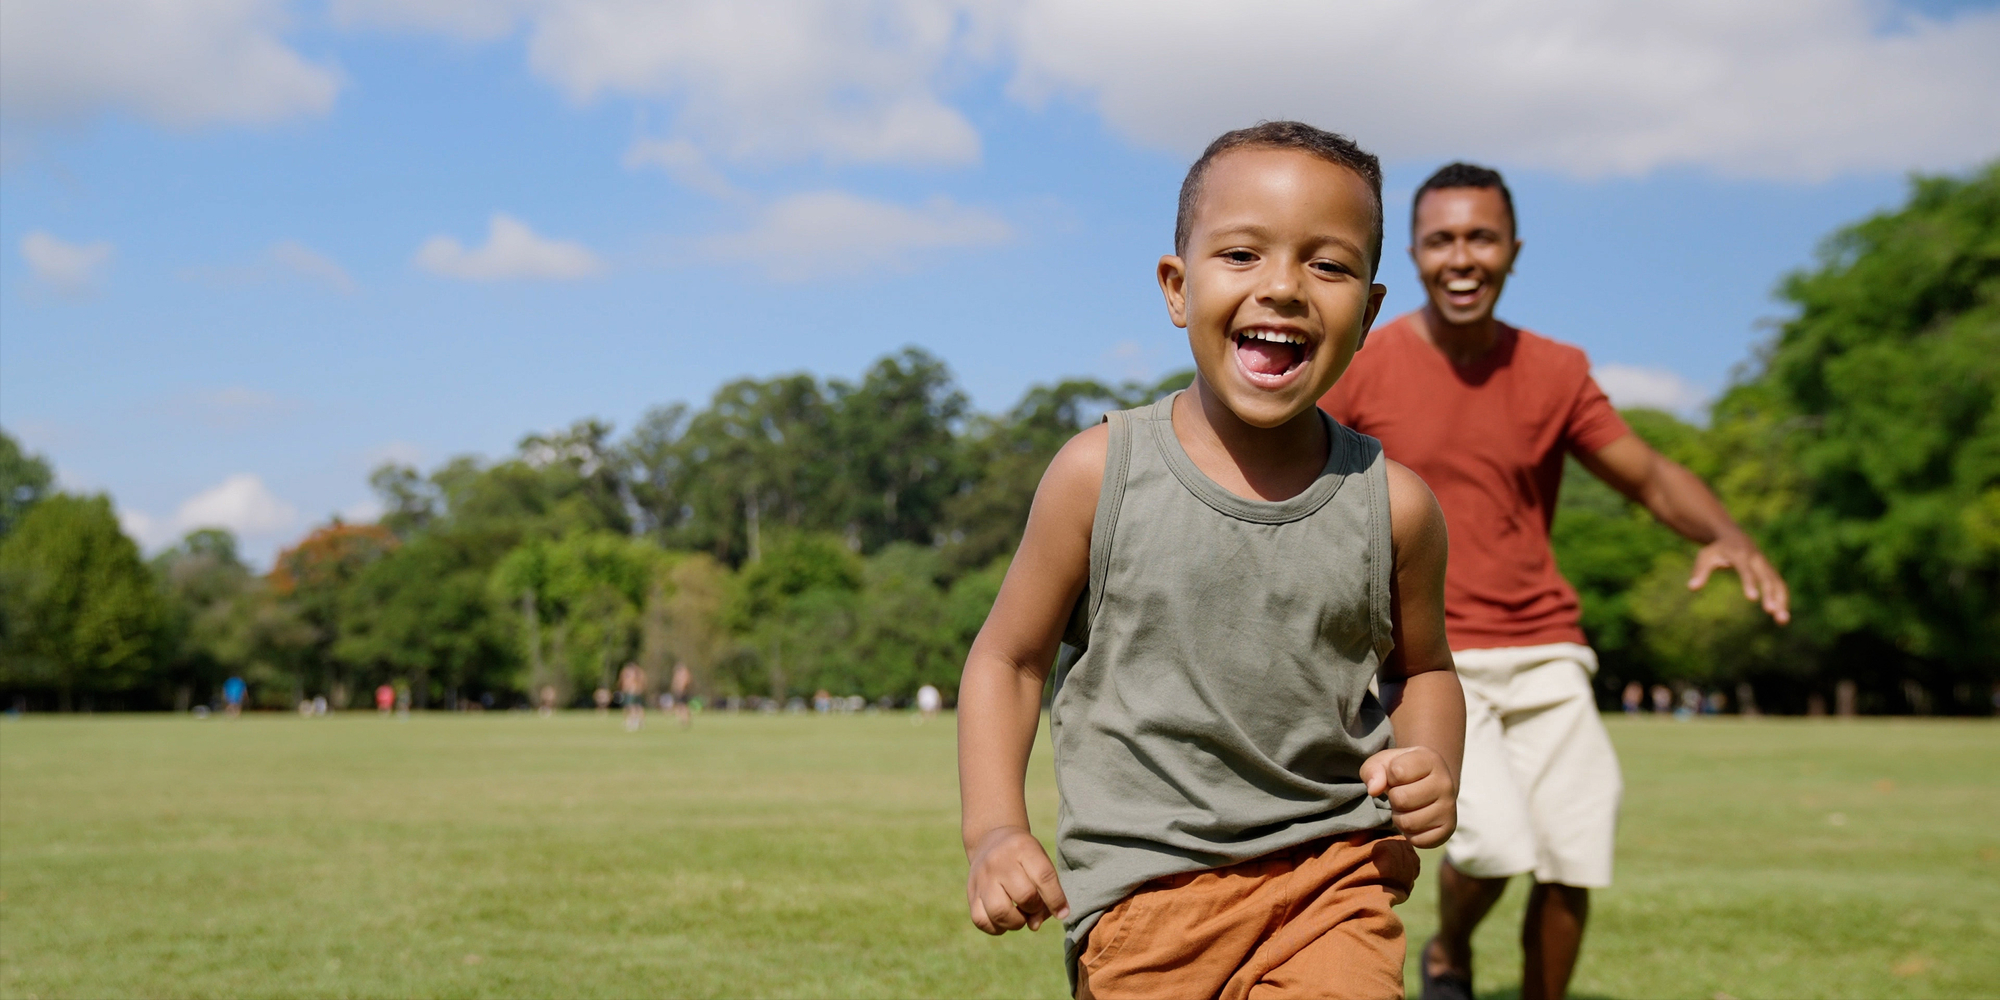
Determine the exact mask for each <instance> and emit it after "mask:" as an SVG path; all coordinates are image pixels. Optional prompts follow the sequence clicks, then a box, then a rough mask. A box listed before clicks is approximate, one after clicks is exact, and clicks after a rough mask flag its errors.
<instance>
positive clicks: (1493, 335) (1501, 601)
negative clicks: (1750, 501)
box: [1320, 163, 1790, 1000]
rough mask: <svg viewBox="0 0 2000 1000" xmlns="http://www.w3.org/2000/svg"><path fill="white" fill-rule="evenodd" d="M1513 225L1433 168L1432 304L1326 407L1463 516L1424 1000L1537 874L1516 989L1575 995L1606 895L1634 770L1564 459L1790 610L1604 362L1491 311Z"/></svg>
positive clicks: (1426, 260) (1398, 323) (1470, 172)
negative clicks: (1641, 429)
mask: <svg viewBox="0 0 2000 1000" xmlns="http://www.w3.org/2000/svg"><path fill="white" fill-rule="evenodd" d="M1519 232H1520V230H1519V227H1518V225H1517V220H1516V218H1515V215H1514V199H1513V196H1512V195H1511V194H1510V193H1509V192H1508V190H1507V185H1506V182H1505V181H1503V180H1502V179H1501V177H1500V174H1499V173H1498V172H1496V171H1493V170H1489V169H1487V168H1485V167H1478V166H1473V165H1471V164H1466V163H1454V164H1451V165H1449V166H1446V167H1444V168H1443V169H1441V170H1439V171H1437V172H1436V173H1435V174H1432V175H1431V177H1430V178H1429V179H1428V180H1426V181H1424V183H1423V184H1422V185H1420V186H1419V187H1418V188H1417V191H1416V194H1415V196H1414V197H1413V198H1412V199H1411V205H1410V248H1409V252H1410V258H1411V260H1412V261H1413V262H1414V263H1415V264H1416V269H1417V278H1418V282H1419V284H1421V285H1422V286H1423V289H1424V294H1425V297H1426V299H1427V301H1426V302H1425V304H1424V306H1423V308H1421V309H1419V310H1417V311H1416V312H1412V313H1409V314H1407V315H1404V316H1401V317H1399V318H1397V319H1396V320H1395V321H1394V322H1391V323H1389V324H1388V325H1386V326H1384V327H1382V328H1381V329H1379V330H1377V331H1375V332H1374V333H1373V334H1372V335H1370V337H1369V338H1368V344H1367V346H1366V347H1364V348H1362V349H1361V350H1360V351H1359V352H1358V353H1357V354H1355V356H1354V363H1353V365H1352V366H1351V367H1350V368H1349V369H1348V371H1347V374H1346V375H1345V376H1344V377H1342V378H1341V380H1340V382H1339V383H1338V384H1336V385H1335V386H1334V387H1333V389H1332V391H1331V392H1329V393H1327V396H1326V398H1325V399H1324V400H1323V401H1321V404H1320V405H1322V406H1324V407H1325V408H1326V411H1327V412H1328V413H1331V414H1332V415H1333V416H1334V418H1335V419H1337V420H1339V421H1340V422H1341V423H1343V424H1346V425H1347V426H1349V427H1352V428H1353V429H1355V430H1357V431H1360V432H1361V433H1363V434H1367V435H1371V436H1373V437H1375V438H1377V439H1379V440H1380V441H1381V442H1382V447H1383V449H1384V450H1385V451H1386V452H1387V454H1388V456H1389V457H1390V458H1391V459H1394V460H1396V461H1398V462H1402V463H1403V464H1405V465H1407V466H1409V467H1410V469H1412V470H1413V471H1415V472H1416V474H1417V475H1419V476H1422V477H1423V480H1424V482H1425V483H1427V484H1429V486H1430V488H1431V489H1432V490H1434V491H1435V492H1436V494H1437V501H1438V503H1439V504H1440V505H1441V506H1442V507H1443V508H1444V518H1445V522H1446V524H1447V526H1448V528H1449V530H1450V533H1451V562H1450V565H1449V567H1448V568H1447V569H1446V572H1445V617H1446V621H1447V623H1448V624H1449V626H1450V631H1451V646H1452V655H1453V657H1454V658H1455V659H1456V661H1457V664H1458V676H1459V679H1460V680H1461V681H1463V682H1464V684H1465V700H1466V706H1465V707H1466V730H1465V773H1463V774H1462V775H1460V776H1459V778H1460V781H1459V792H1458V795H1459V798H1458V802H1459V811H1460V814H1459V826H1458V831H1457V833H1456V834H1455V835H1454V836H1453V838H1452V841H1451V843H1449V844H1447V845H1446V846H1445V860H1444V864H1443V865H1442V866H1441V867H1440V870H1439V873H1438V886H1439V890H1438V891H1439V895H1438V911H1439V912H1438V924H1439V930H1438V935H1437V937H1435V938H1432V939H1431V941H1430V943H1429V944H1428V945H1426V946H1425V949H1424V957H1423V961H1422V962H1421V963H1420V964H1421V972H1422V975H1423V984H1424V985H1423V996H1424V997H1425V998H1426V1000H1447V998H1450V1000H1462V998H1468V997H1470V996H1472V933H1473V930H1474V929H1475V928H1477V927H1478V926H1479V922H1480V921H1481V920H1483V919H1484V918H1485V916H1486V914H1487V913H1488V911H1489V910H1490V909H1491V908H1492V906H1493V904H1494V903H1495V902H1496V901H1497V900H1498V899H1499V898H1500V895H1501V894H1502V893H1503V892H1505V891H1506V888H1507V882H1508V880H1509V879H1510V878H1511V877H1513V876H1515V875H1520V874H1524V873H1532V874H1533V876H1534V881H1533V883H1532V884H1531V886H1530V887H1529V890H1528V892H1529V897H1528V907H1527V913H1528V914H1529V918H1528V920H1527V923H1526V925H1525V926H1524V927H1523V931H1522V934H1523V936H1522V950H1523V958H1524V965H1523V968H1522V980H1523V982H1522V985H1521V995H1522V996H1523V997H1524V998H1531V1000H1532V998H1542V997H1561V996H1563V995H1565V994H1566V993H1567V992H1568V990H1569V979H1570V974H1571V972H1572V971H1574V969H1575V964H1576V956H1577V952H1578V949H1579V948H1580V947H1581V946H1582V943H1583V927H1584V922H1585V919H1586V918H1587V916H1588V914H1589V909H1588V907H1589V900H1590V890H1591V889H1593V888H1599V887H1603V886H1608V885H1610V884H1611V868H1612V845H1613V833H1614V832H1615V830H1616V828H1617V820H1618V801H1619V798H1620V796H1621V794H1622V792H1623V784H1622V780H1623V779H1622V778H1621V776H1620V775H1619V770H1618V757H1617V755H1616V753H1614V752H1613V750H1612V747H1611V739H1610V737H1609V736H1608V735H1607V734H1606V733H1605V730H1604V724H1603V722H1602V720H1601V719H1599V717H1598V714H1597V694H1596V691H1595V689H1594V688H1593V687H1592V685H1591V675H1592V674H1593V673H1594V672H1595V671H1596V669H1597V655H1596V653H1595V652H1593V651H1592V650H1591V648H1590V647H1589V646H1588V645H1587V642H1588V640H1587V639H1586V637H1585V636H1584V633H1583V629H1582V626H1581V623H1580V620H1579V609H1578V602H1577V596H1576V590H1575V589H1574V588H1573V587H1571V586H1570V585H1569V583H1568V581H1566V580H1564V579H1563V577H1562V573H1561V572H1560V570H1559V569H1558V568H1557V566H1556V561H1555V554H1554V550H1553V549H1552V548H1551V547H1550V541H1549V531H1550V526H1551V525H1552V524H1553V523H1554V519H1555V514H1556V506H1557V503H1556V498H1557V493H1558V491H1559V489H1560V487H1561V484H1562V478H1563V466H1564V463H1565V462H1566V461H1567V460H1568V459H1569V458H1572V457H1573V458H1575V459H1576V461H1577V462H1578V463H1579V464H1581V465H1582V466H1583V467H1584V469H1586V470H1588V471H1589V472H1590V473H1591V474H1592V475H1595V476H1596V477H1598V478H1599V479H1602V480H1604V481H1605V482H1606V483H1608V484H1609V485H1610V486H1611V487H1612V488H1613V489H1616V490H1617V491H1618V492H1620V493H1622V494H1624V495H1625V496H1627V497H1629V498H1631V499H1632V500H1634V501H1636V502H1638V503H1639V504H1641V505H1643V506H1644V507H1645V508H1646V509H1647V510H1648V511H1650V512H1651V513H1652V514H1653V516H1654V517H1655V518H1657V519H1658V520H1659V521H1660V522H1661V523H1663V524H1665V525H1666V526H1667V527H1669V528H1671V529H1673V530H1674V531H1676V532H1678V533H1680V534H1681V535H1683V536H1685V537H1687V538H1688V539H1689V540H1690V541H1693V542H1694V543H1695V544H1697V545H1700V546H1701V547H1702V548H1701V549H1700V551H1699V552H1697V553H1696V555H1695V559H1694V571H1693V574H1692V575H1691V577H1690V578H1689V580H1688V587H1689V588H1690V589H1694V588H1699V587H1701V586H1703V585H1704V584H1706V583H1707V582H1708V579H1709V576H1710V575H1711V574H1712V573H1714V572H1715V571H1716V570H1719V569H1725V568H1727V569H1732V570H1734V571H1735V572H1736V574H1737V576H1738V578H1739V582H1740V583H1741V584H1742V588H1743V595H1744V596H1745V597H1747V598H1749V599H1751V600H1755V601H1759V602H1760V603H1761V604H1762V606H1763V608H1764V610H1765V611H1766V612H1768V613H1769V614H1770V615H1771V617H1773V618H1775V619H1777V620H1778V621H1779V622H1780V623H1783V622H1785V621H1786V620H1788V618H1789V616H1790V611H1789V610H1788V608H1787V600H1788V598H1787V595H1786V590H1785V583H1784V581H1783V580H1782V579H1780V578H1779V576H1778V573H1777V571H1776V570H1775V569H1773V568H1772V567H1771V564H1770V562H1769V560H1767V559H1765V558H1764V554H1763V553H1762V552H1760V551H1758V548H1757V545H1756V543H1755V542H1754V541H1752V540H1751V538H1750V536H1749V535H1748V534H1746V533H1745V532H1744V531H1743V529H1742V528H1741V527H1739V526H1737V524H1736V522H1735V520H1734V519H1732V518H1731V517H1730V516H1729V512H1728V511H1727V510H1725V509H1724V508H1723V506H1722V504H1721V502H1720V501H1718V500H1717V499H1716V498H1715V494H1714V493H1713V492H1711V491H1710V490H1709V488H1708V487H1707V485H1705V484H1704V483H1703V482H1702V481H1701V480H1700V479H1698V478H1696V477H1695V475H1694V474H1693V473H1692V472H1689V471H1688V470H1687V469H1685V468H1683V467H1681V466H1680V465H1678V464H1676V463H1674V462H1673V461H1671V460H1669V459H1667V458H1666V457H1665V456H1663V455H1661V454H1660V453H1659V452H1657V451H1654V450H1653V448H1652V446H1650V445H1648V444H1647V443H1646V442H1645V441H1644V440H1642V439H1640V438H1639V436H1638V435H1636V434H1633V433H1632V430H1631V428H1630V427H1628V426H1626V424H1625V421H1624V419H1623V418H1622V417H1620V416H1619V415H1618V411H1617V410H1616V409H1614V408H1612V405H1611V401H1610V400H1609V399H1608V398H1606V396H1605V395H1604V392H1603V390H1602V389H1600V388H1599V387H1598V385H1597V383H1596V381H1595V380H1594V379H1592V378H1591V375H1590V359H1589V358H1587V357H1585V356H1584V353H1583V352H1582V351H1580V350H1578V349H1576V348H1574V347H1571V346H1569V345H1567V344H1561V343H1557V342H1556V341H1553V340H1549V339H1547V338H1545V337H1542V336H1539V335H1537V334H1535V333H1533V332H1530V331H1528V330H1523V329H1521V328H1519V327H1515V326H1512V325H1509V324H1507V323H1503V322H1501V321H1500V320H1499V319H1497V318H1495V316H1494V309H1495V307H1496V306H1497V305H1498V303H1499V301H1500V294H1501V291H1502V289H1503V288H1504V287H1505V286H1506V283H1507V280H1508V277H1509V276H1510V275H1511V274H1512V273H1513V270H1514V261H1515V259H1516V257H1517V256H1518V255H1519V254H1520V252H1521V240H1520V237H1519Z"/></svg>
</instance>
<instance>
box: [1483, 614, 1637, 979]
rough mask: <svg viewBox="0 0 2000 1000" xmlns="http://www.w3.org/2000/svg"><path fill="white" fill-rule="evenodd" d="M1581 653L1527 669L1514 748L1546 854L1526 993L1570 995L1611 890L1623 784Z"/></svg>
mask: <svg viewBox="0 0 2000 1000" xmlns="http://www.w3.org/2000/svg"><path fill="white" fill-rule="evenodd" d="M1589 662H1590V654H1589V652H1588V651H1587V650H1584V649H1583V648H1581V647H1576V648H1575V649H1574V658H1573V659H1572V658H1570V657H1557V658H1553V659H1551V660H1549V661H1548V662H1546V663H1543V664H1540V665H1538V666H1535V667H1533V668H1530V669H1528V670H1524V671H1522V672H1521V673H1520V674H1519V675H1517V677H1516V682H1515V684H1514V687H1513V690H1512V691H1511V692H1510V693H1511V694H1513V695H1514V696H1515V698H1516V701H1515V702H1514V703H1513V704H1512V705H1510V706H1509V707H1510V708H1514V709H1516V710H1517V712H1516V714H1515V715H1514V716H1512V717H1511V718H1510V719H1509V722H1510V724H1509V725H1508V727H1507V748H1508V751H1509V753H1510V754H1511V755H1512V757H1513V763H1514V770H1515V772H1516V773H1517V774H1522V775H1533V777H1532V778H1531V779H1529V780H1528V781H1527V784H1528V786H1529V788H1530V789H1531V790H1530V792H1529V800H1530V803H1531V805H1530V810H1531V812H1532V814H1533V823H1534V826H1535V841H1536V844H1537V854H1538V857H1537V858H1536V861H1535V886H1534V888H1533V889H1532V890H1531V891H1530V895H1529V897H1528V912H1527V914H1526V917H1525V919H1524V920H1523V923H1522V927H1521V946H1522V951H1523V956H1522V970H1521V996H1522V997H1523V998H1530V997H1562V996H1564V995H1565V993H1566V991H1567V990H1568V988H1569V981H1570V975H1571V973H1572V972H1574V971H1575V969H1576V961H1577V953H1578V951H1579V949H1580V948H1581V946H1582V944H1583V928H1584V922H1585V919H1586V918H1587V917H1588V915H1589V911H1590V893H1589V890H1590V889H1591V888H1596V887H1602V886H1608V885H1610V884H1611V868H1612V849H1613V846H1614V841H1615V839H1616V832H1617V826H1618V800H1619V797H1620V795H1621V794H1622V784H1623V783H1622V781H1621V780H1620V777H1619V774H1618V755H1617V752H1616V751H1614V750H1613V749H1612V746H1611V738H1610V735H1609V734H1608V733H1606V732H1605V730H1604V723H1603V722H1602V721H1601V720H1600V718H1599V716H1598V713H1597V703H1596V698H1595V695H1594V693H1593V692H1592V691H1591V687H1590V672H1589V669H1588V667H1587V666H1586V664H1587V663H1589Z"/></svg>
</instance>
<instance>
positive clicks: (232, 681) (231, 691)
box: [222, 677, 250, 719]
mask: <svg viewBox="0 0 2000 1000" xmlns="http://www.w3.org/2000/svg"><path fill="white" fill-rule="evenodd" d="M249 693H250V686H249V685H248V684H245V683H243V678H241V677H231V678H229V679H228V680H226V681H223V682H222V712H223V714H224V715H227V716H229V717H230V718H232V719H234V718H236V717H237V716H239V715H242V714H243V699H244V697H245V696H247V695H248V694H249Z"/></svg>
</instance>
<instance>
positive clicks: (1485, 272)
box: [1410, 188, 1521, 326]
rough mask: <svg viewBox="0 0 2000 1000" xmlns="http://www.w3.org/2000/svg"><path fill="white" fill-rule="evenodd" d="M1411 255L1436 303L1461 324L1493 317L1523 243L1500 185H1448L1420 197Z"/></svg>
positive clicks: (1447, 317)
mask: <svg viewBox="0 0 2000 1000" xmlns="http://www.w3.org/2000/svg"><path fill="white" fill-rule="evenodd" d="M1411 236H1412V237H1413V239H1412V241H1411V243H1412V245H1411V247H1410V257H1411V259H1413V260H1415V261H1416V262H1417V277H1418V279H1419V280H1421V281H1422V282H1423V283H1424V293H1425V294H1426V295H1428V296H1430V300H1431V306H1432V307H1433V308H1435V309H1436V310H1437V312H1438V315H1440V316H1443V317H1444V320H1445V322H1447V323H1451V324H1453V325H1455V326H1462V325H1466V324H1472V323H1484V322H1485V321H1487V320H1488V319H1491V318H1492V317H1493V307H1494V306H1495V305H1497V304H1499V302H1500V289H1501V288H1502V287H1504V286H1505V285H1506V284H1507V275H1508V274H1509V273H1510V272H1512V271H1513V270H1514V257H1515V255H1517V254H1519V253H1520V252H1521V242H1520V241H1519V240H1517V239H1515V238H1514V225H1513V223H1512V222H1511V221H1510V220H1509V219H1508V217H1507V203H1506V202H1505V201H1503V200H1502V199H1501V197H1500V191H1499V189H1498V188H1444V189H1442V190H1437V191H1430V192H1427V193H1426V194H1425V195H1424V197H1423V200H1421V201H1419V202H1417V212H1416V228H1415V231H1414V232H1413V233H1412V234H1411Z"/></svg>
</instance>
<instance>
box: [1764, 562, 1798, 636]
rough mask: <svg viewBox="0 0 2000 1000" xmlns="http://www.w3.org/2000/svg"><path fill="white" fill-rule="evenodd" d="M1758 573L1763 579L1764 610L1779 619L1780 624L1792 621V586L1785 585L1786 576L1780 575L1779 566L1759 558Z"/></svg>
mask: <svg viewBox="0 0 2000 1000" xmlns="http://www.w3.org/2000/svg"><path fill="white" fill-rule="evenodd" d="M1757 575H1758V576H1759V577H1760V578H1761V579H1762V581H1763V586H1762V589H1763V591H1764V610H1765V611H1766V612H1768V613H1769V614H1770V616H1771V617H1772V618H1775V619H1777V621H1778V624H1780V625H1783V624H1786V623H1787V622H1790V621H1791V620H1792V591H1791V588H1790V587H1787V586H1785V578H1784V577H1782V576H1779V575H1778V570H1777V568H1776V567H1773V566H1772V565H1771V564H1770V562H1769V561H1768V560H1764V559H1758V560H1757Z"/></svg>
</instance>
